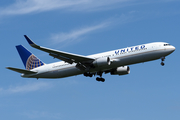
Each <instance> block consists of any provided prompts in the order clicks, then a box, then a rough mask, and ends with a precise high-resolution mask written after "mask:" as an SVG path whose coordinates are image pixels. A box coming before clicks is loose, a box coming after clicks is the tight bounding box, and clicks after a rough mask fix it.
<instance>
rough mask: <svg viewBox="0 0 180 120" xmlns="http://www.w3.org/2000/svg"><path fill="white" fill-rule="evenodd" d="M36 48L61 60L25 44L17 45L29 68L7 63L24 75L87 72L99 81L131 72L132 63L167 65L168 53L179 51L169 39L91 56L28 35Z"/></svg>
mask: <svg viewBox="0 0 180 120" xmlns="http://www.w3.org/2000/svg"><path fill="white" fill-rule="evenodd" d="M24 37H25V39H26V40H27V42H28V43H29V45H30V46H31V47H33V48H36V49H39V50H41V51H44V52H47V53H49V55H50V56H52V57H54V58H57V59H59V60H61V61H60V62H55V63H51V64H45V63H44V62H42V61H41V60H40V59H38V58H37V57H36V56H35V55H34V54H32V53H31V52H30V51H29V50H27V49H26V48H25V47H23V46H22V45H18V46H16V48H17V51H18V52H19V55H20V57H21V59H22V62H23V63H24V66H25V68H26V69H19V68H14V67H7V69H10V70H12V71H15V72H18V73H21V77H24V78H37V79H39V78H49V79H52V78H65V77H70V76H76V75H80V74H83V75H84V76H86V77H93V76H100V77H97V78H96V80H97V81H101V82H104V81H105V79H104V78H102V75H103V73H104V74H107V73H110V74H111V75H127V74H129V73H130V67H129V65H132V64H137V63H144V62H148V61H152V60H157V59H161V61H162V62H161V65H162V66H164V65H165V64H164V60H165V57H166V56H168V55H169V54H171V53H172V52H174V51H175V47H174V46H172V45H170V44H169V43H166V42H153V43H148V44H142V45H136V46H132V47H127V48H122V49H117V50H112V51H108V52H104V53H98V54H94V55H89V56H83V55H78V54H72V53H68V52H63V51H58V50H54V49H49V48H46V47H42V46H39V45H37V44H36V43H34V42H33V41H32V40H31V39H30V38H29V37H28V36H27V35H24Z"/></svg>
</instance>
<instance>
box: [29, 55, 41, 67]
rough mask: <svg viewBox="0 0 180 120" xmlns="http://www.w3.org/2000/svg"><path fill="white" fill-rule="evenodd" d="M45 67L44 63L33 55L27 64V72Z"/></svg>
mask: <svg viewBox="0 0 180 120" xmlns="http://www.w3.org/2000/svg"><path fill="white" fill-rule="evenodd" d="M42 65H44V63H43V62H41V61H40V60H39V59H38V58H37V57H36V56H34V55H33V54H32V55H31V56H30V57H29V58H28V60H27V62H26V69H27V70H32V69H34V68H37V67H39V66H42Z"/></svg>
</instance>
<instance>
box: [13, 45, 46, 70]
mask: <svg viewBox="0 0 180 120" xmlns="http://www.w3.org/2000/svg"><path fill="white" fill-rule="evenodd" d="M16 48H17V51H18V52H19V55H20V57H21V59H22V61H23V63H24V66H25V68H26V69H27V70H32V69H34V68H37V67H39V66H43V65H45V64H44V63H43V62H42V61H41V60H40V59H38V58H37V57H36V56H35V55H33V54H32V53H31V52H30V51H28V50H27V49H26V48H25V47H23V46H22V45H18V46H16Z"/></svg>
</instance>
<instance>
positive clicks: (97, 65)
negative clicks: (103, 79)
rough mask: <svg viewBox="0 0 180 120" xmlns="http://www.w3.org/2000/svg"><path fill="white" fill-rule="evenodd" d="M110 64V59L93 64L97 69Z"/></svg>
mask: <svg viewBox="0 0 180 120" xmlns="http://www.w3.org/2000/svg"><path fill="white" fill-rule="evenodd" d="M110 64H111V60H110V58H109V57H104V58H99V59H96V60H95V61H94V62H93V65H94V66H96V67H101V66H105V65H110Z"/></svg>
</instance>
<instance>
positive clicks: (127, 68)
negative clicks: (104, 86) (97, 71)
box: [111, 66, 130, 75]
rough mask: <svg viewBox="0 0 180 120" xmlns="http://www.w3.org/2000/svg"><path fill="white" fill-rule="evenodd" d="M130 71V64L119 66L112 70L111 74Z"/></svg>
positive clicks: (121, 73)
mask: <svg viewBox="0 0 180 120" xmlns="http://www.w3.org/2000/svg"><path fill="white" fill-rule="evenodd" d="M129 73H130V68H129V66H124V67H118V68H116V69H115V70H113V71H111V75H126V74H129Z"/></svg>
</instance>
